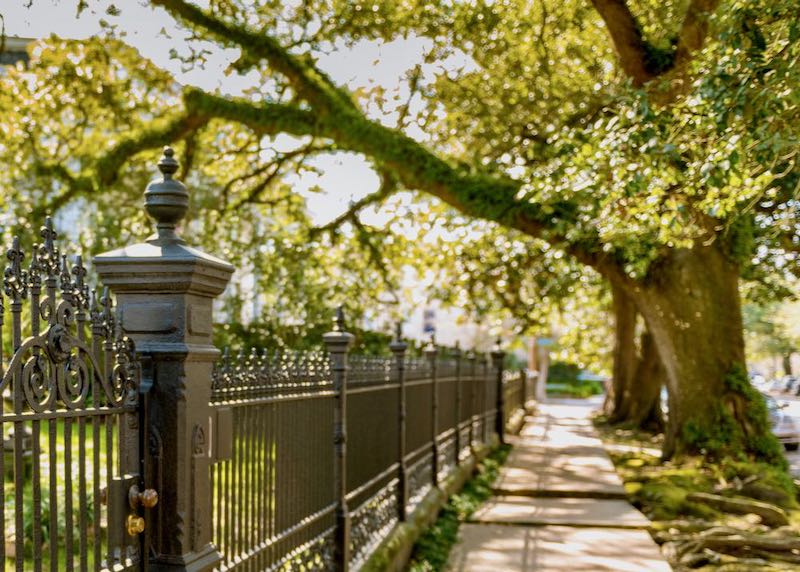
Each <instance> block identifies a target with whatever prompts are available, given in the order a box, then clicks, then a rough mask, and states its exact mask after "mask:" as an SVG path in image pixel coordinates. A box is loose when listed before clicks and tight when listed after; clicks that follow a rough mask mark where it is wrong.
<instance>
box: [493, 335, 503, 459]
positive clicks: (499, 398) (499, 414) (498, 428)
mask: <svg viewBox="0 0 800 572" xmlns="http://www.w3.org/2000/svg"><path fill="white" fill-rule="evenodd" d="M502 343H503V341H502V340H501V339H500V338H497V342H496V343H495V345H494V348H492V354H491V355H492V367H493V368H494V375H495V388H496V391H497V395H496V396H495V397H496V399H495V421H494V430H495V432H496V433H497V437H498V439H500V443H501V444H505V442H506V438H505V432H506V431H505V428H506V397H505V390H504V388H503V360H504V359H505V357H506V352H504V351H503V348H502Z"/></svg>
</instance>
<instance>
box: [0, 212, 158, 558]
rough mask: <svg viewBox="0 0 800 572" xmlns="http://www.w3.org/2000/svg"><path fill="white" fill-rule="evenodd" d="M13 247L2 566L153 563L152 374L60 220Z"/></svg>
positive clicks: (1, 460) (6, 329)
mask: <svg viewBox="0 0 800 572" xmlns="http://www.w3.org/2000/svg"><path fill="white" fill-rule="evenodd" d="M6 257H7V260H8V261H7V264H6V267H5V270H4V273H3V293H4V296H3V295H0V374H2V385H0V391H2V396H3V410H2V413H1V414H0V425H2V437H3V455H2V456H1V457H0V473H2V474H3V478H4V481H3V489H2V491H0V506H1V507H3V511H2V512H0V525H2V529H3V532H4V537H5V542H4V543H3V544H0V562H2V564H3V568H2V569H3V570H6V569H9V568H13V569H15V570H17V571H22V570H26V571H27V570H33V571H35V572H39V571H42V570H51V571H61V570H82V571H88V570H94V571H101V570H111V569H113V570H123V571H139V570H145V569H146V567H147V564H146V562H147V558H144V557H143V555H144V554H146V553H147V546H146V542H147V534H142V533H143V532H144V531H145V530H146V522H147V519H148V515H147V509H148V508H152V507H153V506H155V504H156V503H157V501H158V495H157V494H156V492H155V491H153V490H151V489H146V488H145V482H144V475H145V474H146V472H145V469H146V468H147V467H145V458H144V452H145V450H146V448H145V447H144V444H145V443H146V439H147V435H146V428H147V426H148V423H147V419H146V418H145V415H146V408H145V407H144V405H145V401H146V399H147V398H146V393H147V389H148V385H149V383H148V381H147V376H143V371H142V363H141V362H140V361H139V360H138V359H137V357H136V353H135V348H134V347H133V342H132V341H131V340H130V339H129V338H128V337H126V336H125V335H124V333H123V329H122V325H121V319H120V316H118V315H116V314H115V312H114V309H113V304H112V300H111V297H110V295H109V293H108V291H104V292H103V293H101V294H100V295H98V293H97V292H91V293H90V289H89V286H88V285H87V284H86V281H85V279H86V274H87V271H86V268H85V267H84V265H83V262H82V260H81V258H80V257H79V256H78V257H75V258H74V259H72V264H71V263H70V258H69V257H68V256H67V254H66V253H62V252H61V251H60V250H59V248H58V247H57V245H56V233H55V231H54V229H53V225H52V222H51V221H50V219H48V220H47V222H46V224H45V225H44V227H42V229H41V243H40V244H36V245H34V246H33V247H32V248H31V249H30V254H29V255H28V254H26V253H25V252H24V250H23V248H22V247H21V242H20V240H19V239H18V238H15V239H14V240H13V243H12V245H11V248H9V249H8V250H7V252H6ZM4 318H5V323H4ZM4 348H5V352H4V351H3V349H4ZM9 352H10V353H9ZM6 354H7V355H6Z"/></svg>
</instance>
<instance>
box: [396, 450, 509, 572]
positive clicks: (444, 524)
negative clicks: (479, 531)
mask: <svg viewBox="0 0 800 572" xmlns="http://www.w3.org/2000/svg"><path fill="white" fill-rule="evenodd" d="M510 451H511V447H510V446H509V445H500V446H499V447H497V448H496V449H494V450H493V451H492V452H491V453H489V455H488V456H487V457H486V458H485V459H484V460H483V461H481V463H480V464H479V465H478V467H477V469H476V474H475V476H474V477H473V478H472V479H470V480H469V481H468V482H467V483H466V484H465V485H464V488H463V489H462V490H461V492H459V493H458V494H455V495H453V496H452V497H451V498H450V500H449V501H448V503H447V505H445V507H444V508H443V509H442V511H441V513H440V514H439V518H438V519H437V520H436V522H435V523H434V525H433V526H432V527H431V528H430V529H428V530H427V531H426V532H425V533H424V534H423V535H422V536H421V537H420V539H419V540H418V541H417V544H416V545H415V546H414V551H413V553H412V555H411V561H410V563H409V565H408V569H409V570H410V571H411V572H435V571H439V570H444V569H445V566H446V565H447V559H448V557H449V555H450V550H451V549H452V548H453V545H455V543H456V540H457V538H458V528H459V526H460V525H461V523H462V522H464V521H465V520H466V519H467V518H469V516H470V515H471V514H472V513H473V512H475V510H477V508H478V507H479V506H480V505H481V504H483V503H484V502H485V501H486V500H487V499H488V498H489V497H491V496H492V483H494V481H495V479H496V478H497V475H498V474H499V472H500V467H501V466H502V465H503V463H504V462H505V460H506V457H508V454H509V453H510Z"/></svg>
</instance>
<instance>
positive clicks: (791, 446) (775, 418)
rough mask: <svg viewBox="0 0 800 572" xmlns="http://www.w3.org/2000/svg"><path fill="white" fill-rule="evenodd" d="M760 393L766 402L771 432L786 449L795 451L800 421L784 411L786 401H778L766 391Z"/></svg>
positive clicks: (797, 446)
mask: <svg viewBox="0 0 800 572" xmlns="http://www.w3.org/2000/svg"><path fill="white" fill-rule="evenodd" d="M761 395H763V396H764V401H766V403H767V411H768V412H769V422H770V426H771V427H772V432H773V433H774V434H775V436H776V437H777V438H778V441H780V442H781V443H783V446H784V447H786V450H787V451H797V449H798V448H800V423H798V421H797V420H796V419H795V418H794V417H792V416H791V415H789V414H788V413H787V412H786V411H784V409H785V408H786V406H787V405H788V403H778V402H777V400H776V399H775V398H774V397H772V396H771V395H768V394H766V393H762V394H761Z"/></svg>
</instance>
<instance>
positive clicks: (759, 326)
mask: <svg viewBox="0 0 800 572" xmlns="http://www.w3.org/2000/svg"><path fill="white" fill-rule="evenodd" d="M743 314H744V325H745V332H746V334H747V335H746V340H747V344H748V352H749V353H750V355H751V356H753V357H754V358H762V359H763V358H772V357H775V356H780V357H786V356H787V355H790V354H792V353H793V352H796V351H798V349H800V327H798V326H797V324H798V323H800V321H799V320H798V318H800V302H798V301H797V300H791V299H790V300H783V301H780V302H763V303H761V304H758V303H751V304H746V305H745V306H744V308H743ZM786 373H789V372H786Z"/></svg>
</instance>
